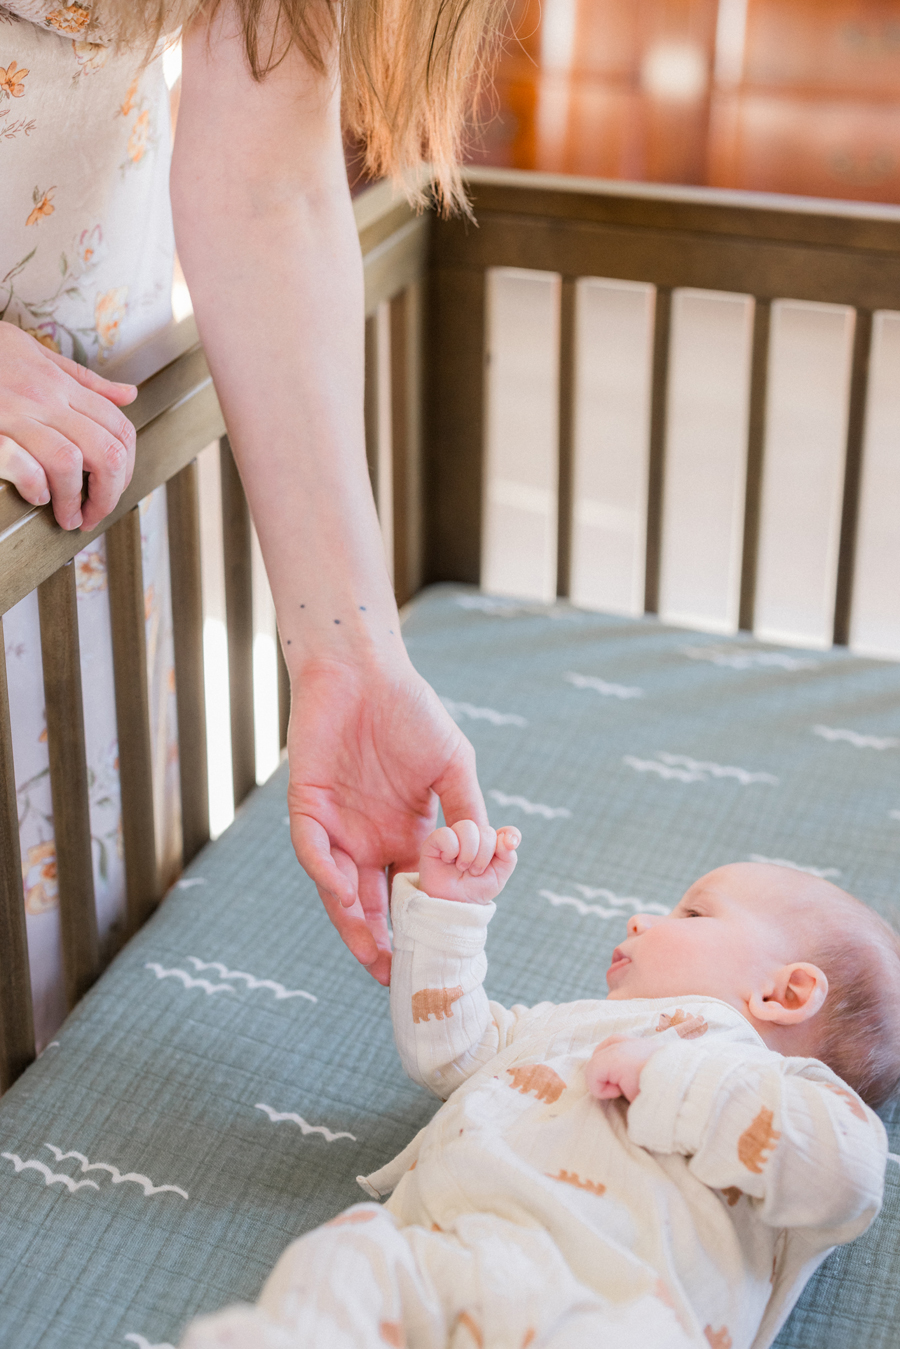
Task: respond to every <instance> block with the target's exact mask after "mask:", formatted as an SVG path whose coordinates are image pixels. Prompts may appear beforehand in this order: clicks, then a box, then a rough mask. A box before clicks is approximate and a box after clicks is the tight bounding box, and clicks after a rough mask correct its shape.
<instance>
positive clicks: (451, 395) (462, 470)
mask: <svg viewBox="0 0 900 1349" xmlns="http://www.w3.org/2000/svg"><path fill="white" fill-rule="evenodd" d="M484 324H485V275H484V272H482V271H481V270H473V271H467V270H462V269H456V268H443V267H441V268H437V269H435V270H434V271H432V273H431V292H430V295H429V308H428V329H427V334H426V361H427V366H426V390H427V394H426V397H427V403H426V409H427V411H426V435H425V463H424V469H425V491H424V500H425V510H426V518H425V548H426V574H425V577H424V580H425V582H426V583H428V582H431V581H442V580H453V581H464V582H469V583H470V584H472V585H478V583H479V581H480V579H481V522H482V501H481V497H482V482H483V470H484V383H485V333H484Z"/></svg>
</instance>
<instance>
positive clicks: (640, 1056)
mask: <svg viewBox="0 0 900 1349" xmlns="http://www.w3.org/2000/svg"><path fill="white" fill-rule="evenodd" d="M661 1047H662V1046H661V1045H660V1043H659V1041H658V1040H654V1039H652V1038H650V1037H647V1036H640V1037H638V1036H635V1035H608V1036H607V1037H606V1039H605V1040H602V1041H601V1042H600V1044H599V1045H598V1046H597V1048H596V1049H595V1050H594V1052H593V1054H592V1055H591V1060H590V1062H589V1064H588V1066H587V1068H586V1069H585V1079H586V1081H587V1088H588V1091H589V1092H590V1093H591V1095H592V1096H596V1097H597V1100H598V1101H611V1100H613V1099H614V1098H615V1097H616V1096H624V1097H625V1099H626V1100H627V1101H629V1102H630V1101H633V1100H634V1098H635V1096H637V1094H638V1092H639V1091H640V1089H641V1069H642V1068H643V1066H644V1064H645V1063H646V1062H647V1060H648V1059H649V1058H650V1056H651V1055H652V1054H655V1053H656V1051H657V1049H660V1048H661Z"/></svg>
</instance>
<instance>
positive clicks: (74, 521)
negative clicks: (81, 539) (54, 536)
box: [66, 511, 82, 529]
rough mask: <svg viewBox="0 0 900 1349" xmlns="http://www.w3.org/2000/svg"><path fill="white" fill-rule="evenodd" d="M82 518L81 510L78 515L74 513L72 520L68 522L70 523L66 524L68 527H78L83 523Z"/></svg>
mask: <svg viewBox="0 0 900 1349" xmlns="http://www.w3.org/2000/svg"><path fill="white" fill-rule="evenodd" d="M81 518H82V517H81V511H79V512H78V514H77V515H73V516H72V518H71V520H70V521H69V523H68V525H67V526H66V528H67V529H77V528H78V527H79V525H80V524H81Z"/></svg>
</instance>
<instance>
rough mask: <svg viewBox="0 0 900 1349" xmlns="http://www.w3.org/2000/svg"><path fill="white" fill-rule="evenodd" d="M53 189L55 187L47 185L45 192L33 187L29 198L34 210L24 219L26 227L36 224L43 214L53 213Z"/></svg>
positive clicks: (54, 208)
mask: <svg viewBox="0 0 900 1349" xmlns="http://www.w3.org/2000/svg"><path fill="white" fill-rule="evenodd" d="M55 191H56V188H55V187H48V188H47V191H46V192H42V191H41V189H40V188H39V187H36V188H35V189H34V191H33V192H32V194H31V200H32V201H33V202H34V210H33V211H32V212H31V214H30V215H29V217H28V219H27V220H26V221H25V225H26V227H27V226H28V225H36V224H37V223H38V221H39V220H41V219H42V218H43V217H44V216H45V215H52V214H53V212H54V211H55V210H56V207H55V206H54V205H53V193H54V192H55Z"/></svg>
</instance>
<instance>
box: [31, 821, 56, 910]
mask: <svg viewBox="0 0 900 1349" xmlns="http://www.w3.org/2000/svg"><path fill="white" fill-rule="evenodd" d="M22 879H23V881H24V883H25V912H26V913H30V914H38V913H47V911H48V910H49V909H55V908H56V906H57V905H58V903H59V888H58V886H57V880H56V844H55V843H54V842H53V840H52V839H51V840H50V842H49V843H35V844H33V845H32V847H30V848H29V849H28V851H27V852H26V853H25V857H24V859H23V861H22Z"/></svg>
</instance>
